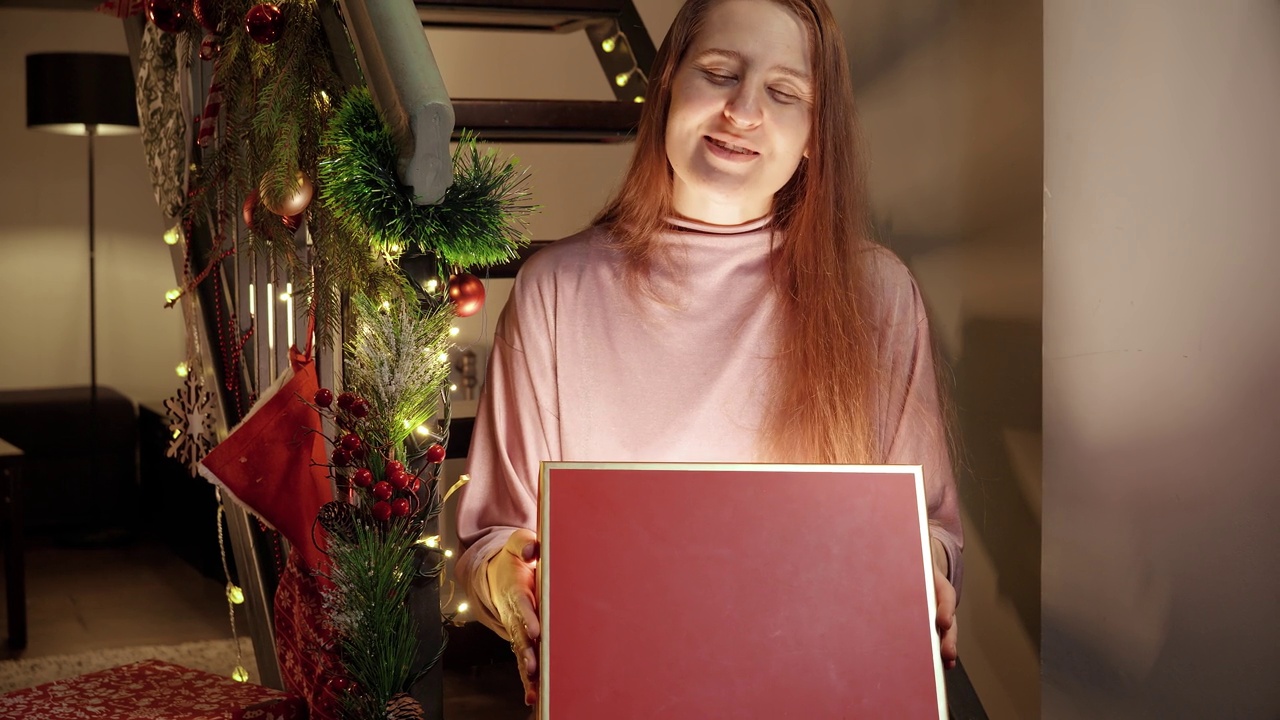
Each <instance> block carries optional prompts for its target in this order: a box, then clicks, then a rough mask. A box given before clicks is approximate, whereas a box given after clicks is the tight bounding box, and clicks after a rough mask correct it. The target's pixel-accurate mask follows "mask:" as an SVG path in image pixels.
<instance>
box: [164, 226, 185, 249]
mask: <svg viewBox="0 0 1280 720" xmlns="http://www.w3.org/2000/svg"><path fill="white" fill-rule="evenodd" d="M181 239H182V236H181V235H179V234H178V228H176V227H171V228H169V229H168V230H165V232H164V244H165V245H177V244H178V241H179V240H181Z"/></svg>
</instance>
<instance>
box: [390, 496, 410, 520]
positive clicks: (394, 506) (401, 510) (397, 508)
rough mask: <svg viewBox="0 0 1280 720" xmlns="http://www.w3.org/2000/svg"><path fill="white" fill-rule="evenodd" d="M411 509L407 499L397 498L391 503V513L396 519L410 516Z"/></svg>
mask: <svg viewBox="0 0 1280 720" xmlns="http://www.w3.org/2000/svg"><path fill="white" fill-rule="evenodd" d="M410 509H412V508H411V506H410V505H409V501H408V500H407V499H406V498H396V499H395V500H392V501H391V513H392V514H393V515H395V516H396V517H404V516H405V515H408V514H409V510H410Z"/></svg>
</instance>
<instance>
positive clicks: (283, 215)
mask: <svg viewBox="0 0 1280 720" xmlns="http://www.w3.org/2000/svg"><path fill="white" fill-rule="evenodd" d="M319 11H320V9H319V6H318V5H317V3H316V1H315V0H279V1H278V2H275V3H271V2H257V1H256V0H192V1H191V2H190V3H187V2H186V0H148V3H147V16H148V20H149V21H150V22H151V23H152V24H153V25H154V26H155V27H157V28H159V29H160V30H163V31H164V32H169V33H185V34H186V36H187V40H188V45H189V46H190V47H199V48H200V57H201V59H202V60H205V61H208V62H210V63H211V64H212V73H211V77H209V78H208V82H209V86H208V89H209V92H208V93H207V101H206V103H205V105H204V107H203V109H202V112H200V114H199V116H198V117H197V118H196V120H197V123H198V126H199V127H198V131H197V136H196V137H197V140H196V146H197V147H196V148H193V151H194V152H193V154H192V156H190V157H189V158H188V160H189V161H190V162H191V165H190V166H189V169H190V171H191V175H190V178H191V180H190V182H191V185H190V186H189V187H188V188H187V192H186V194H185V197H184V198H183V199H184V201H185V206H184V207H183V208H182V220H183V223H182V225H183V229H184V235H185V236H186V237H187V238H188V243H187V245H186V251H187V252H188V253H189V252H190V249H191V242H190V240H191V238H192V237H193V235H194V234H195V233H193V230H194V229H195V228H197V227H207V228H208V230H209V233H208V235H209V236H210V239H211V242H212V246H213V248H212V250H211V251H210V252H209V253H208V256H209V257H211V258H214V259H213V260H211V261H209V262H208V263H207V265H206V266H204V267H191V266H190V263H189V262H188V264H187V267H185V268H184V271H183V278H182V279H183V286H182V288H181V289H180V291H178V292H177V293H176V296H175V297H173V298H171V299H170V304H171V305H172V304H174V303H176V302H177V300H178V298H179V297H181V295H183V294H185V293H187V292H190V291H192V290H194V289H195V287H196V286H197V285H199V284H200V283H201V282H203V281H204V279H205V278H206V277H213V278H214V279H216V278H217V277H218V275H217V274H216V273H213V274H212V275H211V271H212V270H213V269H214V268H215V267H216V265H217V264H218V263H220V262H221V261H222V260H223V259H225V258H226V257H228V256H230V255H232V254H234V253H236V252H243V251H247V252H249V253H250V254H251V255H256V256H259V257H264V258H266V259H268V260H269V263H268V265H269V267H270V272H271V275H272V276H273V277H278V275H279V274H283V275H284V276H285V277H286V278H290V279H291V281H292V282H293V291H292V294H291V298H292V297H296V298H299V299H300V300H302V301H303V302H304V303H308V304H309V305H310V307H309V310H310V312H311V315H312V317H313V318H314V320H315V323H316V333H317V339H318V340H319V343H320V345H321V346H325V345H328V340H329V339H330V338H333V337H337V336H338V335H339V332H340V331H341V330H343V329H345V330H347V331H348V337H349V338H350V339H349V341H348V342H347V344H346V347H345V348H344V349H343V350H344V353H343V355H344V357H343V359H344V361H345V362H344V363H343V371H344V372H343V376H344V378H345V386H344V387H343V388H342V392H340V393H338V394H336V395H335V394H334V391H333V390H330V389H327V388H323V389H321V390H320V391H319V392H317V393H316V394H315V396H314V397H313V398H305V399H304V401H306V402H308V403H309V404H310V405H311V406H312V407H313V408H314V409H315V410H316V411H317V412H319V413H320V414H321V415H323V416H324V417H326V418H328V419H329V420H330V425H329V427H335V428H337V433H336V435H335V437H330V438H328V440H329V441H330V443H331V444H332V445H331V447H332V453H331V456H330V463H329V472H330V474H331V475H332V476H333V478H334V479H335V481H336V483H337V486H338V488H339V489H340V490H342V491H343V493H344V494H343V495H341V497H343V498H344V499H342V500H338V501H335V502H331V503H328V504H327V505H325V506H324V508H323V509H322V511H321V512H320V514H319V515H318V516H317V518H316V521H315V530H314V531H313V535H314V536H315V540H316V541H317V544H318V545H319V546H320V547H322V548H323V549H324V550H325V552H326V554H327V560H328V563H327V566H326V567H325V568H323V569H322V572H323V574H324V575H325V577H327V578H328V580H329V582H330V583H331V587H330V589H329V590H328V591H327V594H326V600H325V602H326V607H325V611H326V617H327V618H328V623H329V625H330V626H331V628H332V629H333V630H334V632H335V633H336V637H337V639H338V643H337V648H336V649H337V651H338V653H339V656H340V657H339V659H340V662H341V665H342V668H341V670H340V671H339V672H338V673H337V674H335V675H333V676H332V677H330V678H329V679H328V681H327V683H326V685H327V687H329V688H330V689H332V690H335V691H336V694H337V696H338V697H339V698H341V702H342V703H343V705H344V715H343V716H344V717H352V718H361V719H364V718H368V719H369V720H382V719H383V718H388V717H397V718H398V717H414V716H419V717H420V714H421V708H420V707H418V705H417V701H416V700H415V699H414V698H413V697H411V696H410V694H409V693H410V691H411V688H413V685H414V683H415V682H416V681H417V680H418V679H419V678H421V677H422V675H423V674H424V673H425V672H427V671H428V670H429V669H430V668H431V667H432V666H434V665H435V664H436V662H437V661H438V660H439V658H440V653H442V652H443V644H441V645H439V646H428V647H422V646H421V645H420V641H419V637H420V635H419V631H420V630H424V629H425V628H420V627H416V626H415V623H414V620H413V615H412V614H411V612H410V608H409V607H408V606H407V603H408V602H409V599H410V594H411V592H412V591H413V589H414V587H415V585H416V584H421V583H431V582H438V581H439V578H440V574H441V572H442V570H443V567H444V555H443V551H442V549H441V548H439V547H438V539H437V538H434V536H432V535H431V534H430V533H431V532H432V530H431V528H432V527H434V525H433V523H434V522H435V520H436V518H437V516H438V514H439V512H440V508H441V505H442V504H443V498H444V496H445V495H447V494H442V493H441V492H440V489H439V487H438V474H439V469H440V463H441V462H443V460H444V455H445V446H446V445H447V440H448V437H447V436H448V426H449V413H448V392H447V390H445V387H446V384H447V382H448V375H449V370H450V366H449V364H448V350H449V348H450V347H451V344H452V342H451V340H450V338H451V335H450V329H451V328H450V325H451V322H452V319H453V318H454V317H455V316H458V315H469V314H471V313H473V312H475V311H476V310H478V309H479V307H480V306H481V303H482V302H483V294H484V292H483V286H482V285H481V283H480V282H479V280H478V279H477V278H475V277H474V276H472V275H469V274H467V273H465V272H463V270H464V269H466V268H469V267H474V266H487V265H491V264H495V263H499V262H503V261H505V260H508V259H511V258H513V257H514V256H515V254H516V250H517V249H518V248H519V247H520V246H521V245H523V244H525V243H526V242H527V237H526V235H525V230H526V228H527V217H528V216H529V214H530V213H531V212H533V210H534V209H535V208H534V207H533V206H531V205H529V204H528V201H529V198H530V192H529V190H528V189H527V187H526V181H527V179H528V178H527V174H526V173H525V172H524V171H523V170H522V169H519V168H518V167H517V163H516V161H515V160H514V159H506V160H500V159H499V158H498V157H497V155H496V153H495V152H494V151H493V150H492V149H490V150H487V151H481V149H480V148H479V147H478V144H477V142H476V139H475V137H474V136H473V135H470V134H465V135H464V137H463V140H462V142H460V143H459V145H458V146H457V149H456V151H455V153H454V155H453V158H452V162H453V175H454V177H453V184H452V185H451V187H450V188H449V189H448V191H447V192H446V194H445V197H444V199H443V200H442V201H441V203H439V204H438V205H433V206H419V205H416V204H415V203H414V202H413V200H414V198H413V197H412V194H411V191H410V189H409V188H407V187H405V186H404V185H402V184H401V183H400V182H399V180H398V178H397V166H398V162H399V155H400V150H399V148H398V147H397V146H396V145H395V144H394V142H393V141H392V136H391V132H390V130H389V128H388V126H387V124H386V123H385V121H384V119H383V118H382V117H381V116H380V115H379V113H378V111H377V109H376V108H375V106H374V104H373V101H372V99H371V97H370V95H369V93H368V91H367V90H366V89H364V88H362V87H355V88H351V87H348V86H347V85H346V84H345V83H344V82H343V80H342V78H339V77H338V74H337V73H336V72H335V71H334V67H335V63H334V61H333V51H332V50H331V48H330V46H329V41H328V40H327V39H326V36H325V33H324V31H323V28H322V26H321V23H320V19H319V15H318V13H319ZM346 51H348V48H346V47H343V48H341V49H340V50H339V52H346ZM197 110H200V108H197ZM238 219H242V220H243V222H244V227H245V228H247V233H244V234H243V235H239V234H238V233H237V226H238V222H237V220H238ZM304 226H305V231H306V234H307V240H308V241H309V242H307V243H305V245H306V246H307V248H308V249H307V251H306V252H300V251H299V249H300V247H301V246H302V245H303V244H304V243H302V241H301V239H300V237H299V235H298V232H299V231H301V230H302V229H303V228H304ZM237 237H242V238H244V241H245V242H238V241H237ZM409 253H412V254H415V255H417V256H419V257H421V258H423V259H425V260H426V261H427V262H428V263H434V265H435V269H436V271H437V273H438V275H439V276H440V278H439V280H444V279H445V277H448V276H451V277H449V279H448V282H447V285H444V287H439V286H440V285H441V284H442V283H440V282H437V283H435V284H434V285H431V284H425V286H426V287H427V290H426V291H423V290H422V288H417V289H415V288H414V286H413V285H412V284H411V283H410V282H409V280H408V278H407V274H406V273H405V272H403V271H402V268H401V267H400V260H401V258H402V255H404V257H405V258H406V259H407V257H408V255H407V254H409ZM215 296H220V295H219V294H218V293H215ZM348 298H349V299H350V300H351V304H350V310H349V312H348V311H346V310H345V309H344V303H345V302H346V300H347V299H348ZM228 310H230V308H228ZM233 322H234V321H233ZM252 327H256V326H251V329H250V331H249V332H252ZM196 331H197V327H196V326H195V324H194V323H190V327H189V332H191V333H195V332H196ZM247 337H248V334H246V335H245V336H244V337H243V338H241V339H240V344H239V346H237V347H236V357H235V358H234V359H235V360H236V362H228V363H227V367H228V369H227V370H226V374H227V378H231V379H234V378H236V377H238V372H239V371H238V367H239V364H238V359H239V358H238V353H239V352H240V351H241V348H242V347H243V344H244V340H245V339H247ZM221 346H223V347H226V346H227V345H226V344H225V343H223V344H222V345H221ZM224 382H230V380H228V379H226V378H224ZM264 384H265V383H264ZM441 409H443V413H442V414H443V416H444V418H443V420H441V421H440V422H439V424H438V425H436V426H432V427H428V426H427V425H426V423H428V422H430V421H431V419H432V418H434V417H436V416H437V415H438V414H441V413H440V412H439V411H440V410H441ZM424 437H425V438H426V439H425V440H423V438H424ZM431 540H435V541H436V542H430V541H431ZM419 617H421V616H419ZM440 619H441V620H442V621H446V622H447V621H448V620H450V619H451V617H450V616H449V615H447V614H443V615H442V616H441V618H440ZM317 651H318V652H326V651H327V648H324V649H317ZM237 674H238V675H241V674H242V673H241V671H240V670H239V669H238V670H237ZM239 679H244V677H240V678H239Z"/></svg>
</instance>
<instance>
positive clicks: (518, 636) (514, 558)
mask: <svg viewBox="0 0 1280 720" xmlns="http://www.w3.org/2000/svg"><path fill="white" fill-rule="evenodd" d="M537 559H538V538H537V536H535V535H534V534H533V533H532V532H530V531H528V530H524V529H520V530H516V531H515V532H513V533H512V534H511V537H510V538H509V539H508V540H507V544H506V545H503V546H502V549H501V550H499V551H498V554H496V555H494V556H493V557H492V558H490V559H489V564H488V566H487V568H486V570H485V572H486V575H487V577H488V580H489V597H490V599H491V600H492V601H493V604H494V607H495V608H496V609H497V611H498V619H499V620H501V621H502V626H503V627H504V628H506V631H507V635H508V636H509V637H510V638H511V650H512V652H514V653H515V654H516V662H517V664H518V665H519V666H520V679H521V680H522V681H523V682H524V702H525V704H526V705H533V704H534V703H536V702H537V701H538V637H539V635H540V634H541V632H542V626H541V625H540V624H539V622H538V609H537V600H536V597H535V595H534V568H535V564H536V561H537ZM953 607H954V603H953Z"/></svg>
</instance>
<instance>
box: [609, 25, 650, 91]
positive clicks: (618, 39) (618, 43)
mask: <svg viewBox="0 0 1280 720" xmlns="http://www.w3.org/2000/svg"><path fill="white" fill-rule="evenodd" d="M623 45H625V46H626V48H627V51H628V54H629V55H631V69H629V70H625V71H623V72H620V73H618V74H616V75H614V76H613V83H614V84H615V85H617V86H618V87H620V88H625V87H631V86H632V84H633V83H635V82H636V81H637V80H638V81H639V82H638V87H639V91H638V92H637V93H636V95H635V96H634V97H633V98H632V102H637V103H642V102H644V93H645V91H646V90H647V89H648V87H649V76H648V75H646V74H645V72H644V70H643V69H641V68H640V65H639V63H637V62H636V60H635V55H633V54H631V53H630V47H631V43H630V40H628V38H627V34H626V33H625V32H623V31H622V29H621V28H619V29H617V30H615V31H614V33H613V34H612V35H610V36H609V37H607V38H605V39H603V40H601V41H600V49H601V50H603V51H604V52H605V53H608V54H613V53H615V52H618V51H619V50H621V49H622V47H623Z"/></svg>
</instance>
